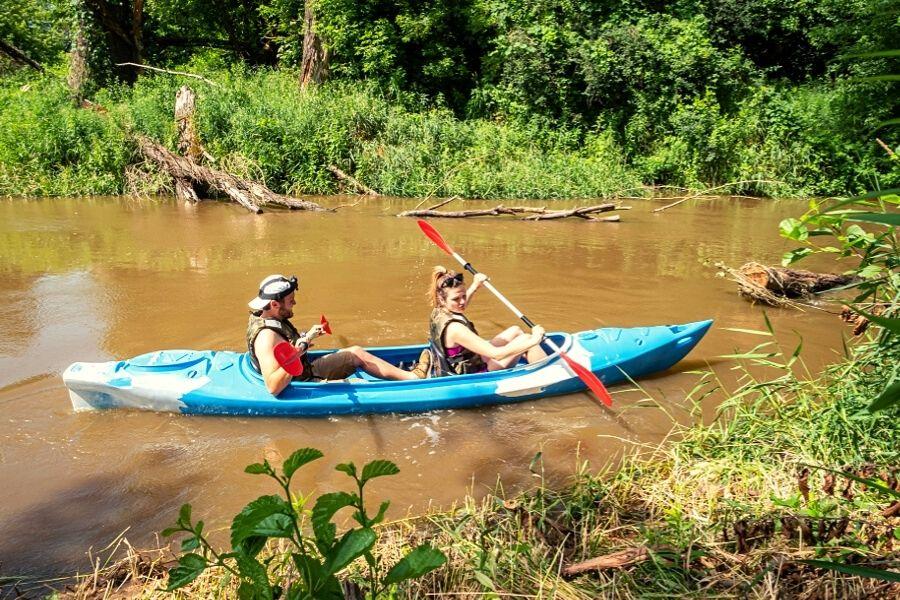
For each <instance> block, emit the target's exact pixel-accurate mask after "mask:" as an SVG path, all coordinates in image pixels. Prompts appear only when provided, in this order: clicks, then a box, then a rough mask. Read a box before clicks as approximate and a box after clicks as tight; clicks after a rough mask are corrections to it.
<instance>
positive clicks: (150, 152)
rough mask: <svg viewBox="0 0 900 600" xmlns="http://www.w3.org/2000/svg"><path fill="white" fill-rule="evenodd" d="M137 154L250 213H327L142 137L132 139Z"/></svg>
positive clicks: (317, 207)
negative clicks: (264, 208)
mask: <svg viewBox="0 0 900 600" xmlns="http://www.w3.org/2000/svg"><path fill="white" fill-rule="evenodd" d="M135 139H136V141H137V144H138V148H139V149H140V151H141V154H143V155H144V157H146V158H147V160H150V161H152V162H154V163H155V164H156V165H157V166H158V167H159V168H160V169H162V170H163V171H165V172H166V173H168V174H169V175H170V176H172V177H173V178H174V179H175V181H176V182H177V181H179V180H184V181H188V182H191V183H194V184H200V185H205V186H209V187H210V188H212V189H215V190H218V191H219V192H222V193H223V194H225V195H227V196H228V197H229V198H231V199H232V200H234V201H235V202H237V203H238V204H240V205H241V206H243V207H244V208H246V209H247V210H249V211H250V212H253V213H257V214H258V213H261V212H262V208H260V206H267V205H269V206H283V207H286V208H289V209H292V210H330V209H327V208H325V207H323V206H320V205H318V204H316V203H315V202H309V201H306V200H296V199H294V198H288V197H287V196H282V195H281V194H276V193H275V192H273V191H272V190H270V189H269V188H267V187H266V186H264V185H263V184H261V183H257V182H255V181H249V180H246V179H241V178H239V177H235V176H234V175H232V174H230V173H226V172H224V171H219V170H218V169H213V168H212V167H207V166H204V165H200V164H197V163H195V162H194V161H192V160H191V159H189V158H186V157H183V156H178V155H177V154H175V153H174V152H171V151H170V150H169V149H168V148H166V147H165V146H163V145H162V144H159V143H157V142H154V141H153V140H151V139H149V138H147V137H144V136H142V135H137V136H135Z"/></svg>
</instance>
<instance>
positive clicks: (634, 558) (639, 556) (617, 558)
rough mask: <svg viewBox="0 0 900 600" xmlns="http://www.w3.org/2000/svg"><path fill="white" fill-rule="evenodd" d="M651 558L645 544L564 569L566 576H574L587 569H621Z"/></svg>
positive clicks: (563, 572)
mask: <svg viewBox="0 0 900 600" xmlns="http://www.w3.org/2000/svg"><path fill="white" fill-rule="evenodd" d="M649 558H650V551H649V550H648V549H647V548H644V547H643V546H640V547H638V548H628V549H627V550H622V551H620V552H613V553H612V554H606V555H604V556H598V557H596V558H592V559H590V560H586V561H584V562H580V563H575V564H574V565H569V566H567V567H565V568H563V570H562V574H563V576H564V577H572V576H574V575H579V574H581V573H585V572H587V571H595V570H599V569H621V568H623V567H630V566H632V565H636V564H638V563H641V562H644V561H645V560H648V559H649Z"/></svg>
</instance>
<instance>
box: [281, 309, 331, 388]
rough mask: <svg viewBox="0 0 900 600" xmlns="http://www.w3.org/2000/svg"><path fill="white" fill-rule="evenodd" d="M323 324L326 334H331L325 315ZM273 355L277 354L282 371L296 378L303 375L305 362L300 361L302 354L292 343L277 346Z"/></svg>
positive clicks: (322, 320)
mask: <svg viewBox="0 0 900 600" xmlns="http://www.w3.org/2000/svg"><path fill="white" fill-rule="evenodd" d="M321 324H322V331H324V332H325V333H326V334H329V333H331V325H329V324H328V319H326V318H325V315H322V319H321ZM273 353H274V354H275V360H276V361H277V362H278V364H279V365H280V366H281V368H282V369H284V370H285V371H287V372H288V373H290V374H291V375H293V376H294V377H297V376H298V375H300V374H301V373H303V361H301V360H300V352H299V351H297V348H296V347H295V346H294V345H293V344H291V343H290V342H279V343H278V344H275V348H274V349H273Z"/></svg>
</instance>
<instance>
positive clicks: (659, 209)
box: [653, 179, 782, 213]
mask: <svg viewBox="0 0 900 600" xmlns="http://www.w3.org/2000/svg"><path fill="white" fill-rule="evenodd" d="M744 183H774V184H781V183H782V182H781V181H769V180H766V179H745V180H742V181H731V182H729V183H723V184H722V185H717V186H715V187H711V188H707V189H705V190H702V191H699V192H697V193H696V194H690V195H689V196H682V197H681V198H679V199H678V201H676V202H672V203H671V204H666V205H665V206H660V207H659V208H654V209H653V212H655V213H658V212H662V211H664V210H666V209H667V208H672V207H673V206H678V205H679V204H682V203H683V202H687V201H688V200H693V199H695V198H699V197H701V196H708V195H710V192H714V191H716V190H721V189H724V188H727V187H729V186H732V185H741V184H744Z"/></svg>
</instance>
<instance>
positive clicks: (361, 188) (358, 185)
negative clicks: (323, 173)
mask: <svg viewBox="0 0 900 600" xmlns="http://www.w3.org/2000/svg"><path fill="white" fill-rule="evenodd" d="M328 170H329V171H331V173H332V174H334V176H335V177H337V178H338V179H340V180H341V181H344V182H346V183H349V184H350V185H351V186H352V187H353V189H355V190H356V191H357V192H359V193H360V194H362V195H364V196H380V195H381V194H379V193H378V192H376V191H375V190H373V189H372V188H370V187H368V186H366V185H364V184H363V183H362V182H360V181H358V180H357V179H356V178H354V177H353V176H352V175H348V174H346V173H344V172H343V171H341V170H340V169H338V168H337V167H336V166H334V165H328Z"/></svg>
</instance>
